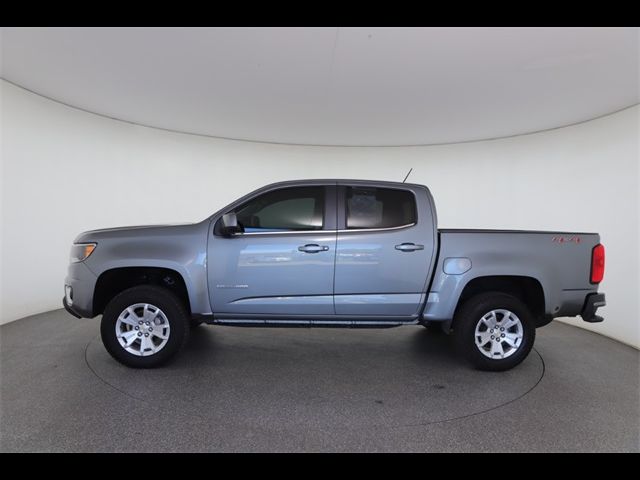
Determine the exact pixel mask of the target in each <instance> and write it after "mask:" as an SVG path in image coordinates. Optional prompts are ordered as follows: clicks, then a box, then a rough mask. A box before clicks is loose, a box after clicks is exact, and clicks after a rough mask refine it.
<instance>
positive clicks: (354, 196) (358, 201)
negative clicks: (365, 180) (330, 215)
mask: <svg viewBox="0 0 640 480" xmlns="http://www.w3.org/2000/svg"><path fill="white" fill-rule="evenodd" d="M416 220H417V218H416V201H415V197H414V195H413V193H411V192H410V191H408V190H396V189H393V188H368V187H347V228H348V229H359V228H392V227H400V226H403V225H409V224H412V223H416Z"/></svg>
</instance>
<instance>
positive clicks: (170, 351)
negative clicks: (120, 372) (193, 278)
mask: <svg viewBox="0 0 640 480" xmlns="http://www.w3.org/2000/svg"><path fill="white" fill-rule="evenodd" d="M189 320H190V319H189V315H188V314H187V311H186V309H185V307H184V305H183V304H182V302H181V301H180V299H179V298H178V297H177V296H176V295H174V294H173V293H172V292H171V291H169V290H167V289H165V288H162V287H158V286H155V285H140V286H137V287H133V288H129V289H127V290H125V291H123V292H121V293H119V294H118V295H116V296H115V297H114V298H113V299H112V300H111V301H110V302H109V304H108V305H107V307H106V308H105V310H104V314H103V315H102V322H101V323H100V334H101V337H102V343H103V344H104V346H105V348H106V349H107V351H108V352H109V354H110V355H111V356H112V357H113V358H114V359H116V360H117V361H118V362H120V363H122V364H124V365H126V366H128V367H132V368H154V367H157V366H160V365H162V364H164V363H166V362H167V361H168V360H169V359H171V358H172V357H173V356H174V355H176V354H177V353H178V352H179V351H180V350H181V349H182V348H183V347H184V345H185V344H186V343H187V340H188V338H189Z"/></svg>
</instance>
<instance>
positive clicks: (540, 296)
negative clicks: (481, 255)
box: [452, 275, 551, 327]
mask: <svg viewBox="0 0 640 480" xmlns="http://www.w3.org/2000/svg"><path fill="white" fill-rule="evenodd" d="M487 292H500V293H505V294H507V295H511V296H514V297H516V298H517V299H519V300H520V301H521V302H522V303H524V304H525V305H526V306H527V308H528V309H529V310H530V311H531V313H532V315H533V317H534V319H535V322H536V327H540V326H543V325H546V324H547V323H549V321H550V320H551V319H550V317H549V316H548V315H546V313H545V311H546V310H545V305H546V303H545V292H544V289H543V287H542V283H541V282H540V280H538V279H537V278H535V277H531V276H526V275H486V276H478V277H474V278H472V279H470V280H469V281H468V282H467V283H466V284H465V285H464V287H463V288H462V291H461V292H460V296H459V297H458V301H457V304H456V308H455V310H454V315H453V319H452V326H455V317H456V313H457V312H458V310H459V309H460V308H461V306H462V305H464V303H465V302H466V301H467V300H469V299H470V298H471V297H474V296H475V295H478V294H481V293H487Z"/></svg>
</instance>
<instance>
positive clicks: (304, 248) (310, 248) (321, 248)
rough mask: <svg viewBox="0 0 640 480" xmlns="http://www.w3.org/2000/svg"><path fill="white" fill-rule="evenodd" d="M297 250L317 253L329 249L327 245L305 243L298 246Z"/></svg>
mask: <svg viewBox="0 0 640 480" xmlns="http://www.w3.org/2000/svg"><path fill="white" fill-rule="evenodd" d="M298 250H300V251H301V252H304V253H318V252H326V251H327V250H329V247H327V246H326V245H318V244H317V243H307V244H306V245H302V246H300V247H298Z"/></svg>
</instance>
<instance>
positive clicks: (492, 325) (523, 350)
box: [454, 292, 536, 371]
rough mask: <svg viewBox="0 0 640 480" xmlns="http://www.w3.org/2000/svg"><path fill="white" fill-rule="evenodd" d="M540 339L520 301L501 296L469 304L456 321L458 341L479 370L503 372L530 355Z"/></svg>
mask: <svg viewBox="0 0 640 480" xmlns="http://www.w3.org/2000/svg"><path fill="white" fill-rule="evenodd" d="M535 336H536V328H535V324H534V321H533V316H532V315H531V312H530V311H529V309H528V308H527V306H526V305H525V304H524V303H522V302H521V301H520V300H519V299H517V298H516V297H513V296H511V295H507V294H504V293H499V292H489V293H482V294H480V295H476V296H474V297H472V298H470V299H469V300H467V301H466V302H465V303H464V304H463V305H462V307H460V309H459V311H458V312H457V313H456V317H455V319H454V338H455V339H456V343H457V345H458V348H459V350H461V352H462V354H463V355H464V356H465V357H466V358H467V359H468V360H469V361H470V362H471V363H472V364H473V365H474V366H475V367H476V368H478V369H480V370H491V371H503V370H509V369H510V368H513V367H515V366H516V365H518V364H520V363H521V362H522V361H523V360H524V359H525V358H526V357H527V355H529V352H530V351H531V348H532V347H533V342H534V340H535Z"/></svg>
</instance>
